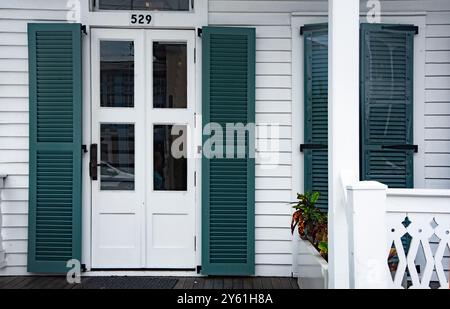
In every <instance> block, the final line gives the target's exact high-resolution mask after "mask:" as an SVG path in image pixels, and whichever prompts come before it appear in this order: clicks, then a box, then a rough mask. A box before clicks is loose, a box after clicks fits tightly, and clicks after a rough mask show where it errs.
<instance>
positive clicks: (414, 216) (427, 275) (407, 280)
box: [386, 190, 450, 289]
mask: <svg viewBox="0 0 450 309" xmlns="http://www.w3.org/2000/svg"><path fill="white" fill-rule="evenodd" d="M386 202H387V205H386V206H387V207H386V215H387V218H386V223H387V235H388V247H387V252H386V254H387V256H388V258H387V261H388V266H389V270H390V273H391V278H392V281H391V282H389V283H390V286H391V287H393V288H437V287H440V288H445V289H448V288H449V281H448V280H449V279H448V278H449V266H450V260H449V259H450V196H449V192H448V191H434V190H388V192H387V199H386Z"/></svg>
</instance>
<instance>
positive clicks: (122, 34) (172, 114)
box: [83, 28, 201, 270]
mask: <svg viewBox="0 0 450 309" xmlns="http://www.w3.org/2000/svg"><path fill="white" fill-rule="evenodd" d="M145 36H147V37H151V38H152V39H153V40H155V41H156V40H157V41H178V42H179V41H187V42H188V46H189V48H188V55H187V57H188V58H187V60H188V96H189V98H188V100H189V102H190V106H191V107H190V109H189V112H191V113H192V119H190V120H189V125H190V126H191V128H192V130H190V131H189V134H190V136H189V137H188V138H189V139H190V140H191V141H192V142H191V145H192V149H191V150H192V151H193V150H194V149H196V148H197V143H198V141H199V140H200V141H201V135H200V137H199V136H198V133H199V132H200V134H201V130H199V128H198V125H196V123H195V122H197V124H198V122H199V120H198V119H195V118H194V112H195V111H196V109H197V106H198V104H197V95H196V94H197V91H198V75H197V69H196V65H197V63H195V62H194V48H195V47H196V46H195V45H196V36H195V32H194V31H193V30H161V29H160V30H157V29H152V30H142V29H137V30H132V31H130V30H129V29H101V28H95V29H91V42H90V47H91V48H89V49H90V50H91V51H92V53H89V58H88V59H90V61H91V62H92V65H96V66H97V65H99V55H98V51H99V48H98V43H99V39H100V37H101V39H106V40H108V39H111V40H122V39H123V40H129V39H133V40H134V41H135V76H138V75H140V76H145V75H147V77H144V78H141V79H139V78H135V83H136V85H135V94H136V95H135V107H137V106H138V104H140V105H141V106H143V108H144V109H143V110H142V111H140V112H141V114H142V115H139V117H141V118H143V119H142V120H141V122H142V126H144V124H145V123H146V122H148V123H150V122H151V120H149V119H147V120H146V119H145V118H146V115H149V114H150V111H151V109H152V107H151V106H149V104H150V103H149V102H151V101H152V87H151V86H150V87H148V85H145V83H147V84H148V83H150V84H151V77H152V76H150V77H149V76H148V75H149V74H150V75H152V71H151V68H152V62H151V61H148V60H145V61H144V63H141V64H138V62H139V60H138V58H139V57H140V56H138V53H139V54H141V55H145V57H142V59H144V58H145V59H147V58H148V55H147V54H148V53H149V51H148V46H147V48H146V47H145V46H144V44H147V45H149V44H151V43H148V42H147V43H146V39H145V38H144V37H145ZM147 41H149V39H148V38H147ZM137 42H140V43H137ZM146 49H147V51H146ZM91 57H92V58H91ZM90 73H91V74H93V75H92V79H91V84H90V86H91V87H90V88H91V89H92V96H90V98H89V101H91V102H92V106H99V102H98V98H99V95H98V94H99V85H98V79H99V76H98V73H99V70H98V68H95V67H91V72H90ZM91 74H89V75H91ZM89 77H91V76H89ZM139 89H140V90H139ZM200 89H201V88H200ZM141 92H142V95H140V94H139V93H141ZM96 93H97V94H96ZM139 100H141V101H145V102H140V101H139ZM89 105H91V104H89ZM112 109H113V108H107V109H106V110H110V111H111V110H112ZM87 110H88V111H89V112H88V113H87V114H91V111H92V115H89V118H92V119H99V120H101V119H102V117H104V115H102V114H101V113H99V114H98V115H97V116H95V114H96V113H97V111H96V110H95V109H92V107H91V106H89V108H88V109H87ZM102 110H105V108H102ZM166 112H168V116H164V117H163V119H161V121H159V122H158V123H174V122H177V121H181V122H183V121H184V120H183V117H179V115H180V112H182V110H174V111H170V110H168V109H166ZM127 114H130V115H128V116H129V117H133V116H131V115H132V114H133V112H130V111H127V110H125V109H121V113H120V114H117V115H116V116H113V118H112V120H111V115H110V117H108V118H107V120H108V121H107V122H118V123H121V122H122V123H124V122H126V123H129V122H130V121H123V118H124V117H125V118H128V117H127ZM122 116H123V117H122ZM164 118H165V119H164ZM84 119H85V122H86V118H84ZM105 120H106V119H105ZM96 121H97V122H98V120H96ZM200 123H201V122H200ZM92 124H93V121H90V120H89V121H88V126H89V131H91V132H92V134H90V140H91V142H92V141H95V140H96V139H95V138H93V134H97V133H98V132H97V133H96V128H93V127H92ZM85 125H86V124H85ZM145 127H146V128H145V129H144V130H145V132H146V134H144V133H143V134H144V137H143V138H142V140H143V139H144V138H146V139H148V134H150V133H149V132H150V131H149V126H148V125H147V124H146V125H145ZM135 130H136V131H135V135H136V137H135V144H136V146H138V143H139V140H141V138H139V137H138V128H137V127H136V128H135ZM144 130H142V132H144ZM145 135H147V136H145ZM147 143H148V144H149V146H148V147H147V146H146V147H145V150H144V151H143V152H142V156H143V157H145V158H147V157H148V156H149V150H151V147H150V146H152V143H151V142H148V141H147ZM85 159H86V160H85V163H86V164H85V166H86V168H85V171H88V163H89V156H86V157H85ZM137 160H138V159H136V164H137ZM150 161H151V160H150ZM149 163H150V162H146V163H145V164H146V165H147V166H146V168H145V170H148V168H149V166H148V164H149ZM190 163H191V166H192V168H191V169H190V170H192V173H189V174H188V175H189V182H190V183H191V184H192V186H193V183H194V171H195V170H196V169H197V166H198V159H197V158H196V157H195V156H194V154H193V153H191V154H190ZM86 174H87V173H85V177H87V179H86V181H87V182H88V183H89V189H91V185H90V183H91V181H90V179H89V175H86ZM198 174H199V173H198V172H197V175H198ZM145 177H148V176H147V175H145ZM197 180H198V178H197ZM97 182H99V181H97ZM150 183H152V181H150V182H149V184H150ZM137 185H138V180H137V179H136V188H137ZM147 186H148V185H147ZM85 188H86V186H85ZM198 189H199V186H198V181H197V186H196V187H194V186H193V192H192V199H193V200H194V201H193V207H194V210H193V214H192V215H193V217H194V218H193V220H194V223H193V233H194V235H193V238H192V248H193V250H195V248H194V237H195V238H196V243H197V250H195V251H196V252H194V256H193V259H192V262H191V264H190V266H189V267H180V268H186V269H188V268H189V269H195V266H196V265H198V261H199V257H200V251H199V249H198V248H199V245H198V243H199V241H200V237H199V234H198V233H199V231H200V227H199V224H200V223H199V220H198V218H199V216H200V211H199V208H200V203H199V202H198V199H197V196H198V194H199V192H198V191H199V190H198ZM90 191H91V192H92V194H93V193H94V192H93V191H92V190H90ZM143 194H144V195H145V193H143ZM142 200H143V201H144V200H145V196H144V197H143V198H142ZM93 202H94V195H91V198H90V201H89V204H91V203H93ZM142 203H144V202H142ZM92 206H94V205H92ZM142 208H143V210H144V209H146V207H142ZM144 212H145V211H144ZM89 215H90V216H89V221H90V223H91V224H90V225H89V226H88V227H86V224H83V226H84V229H83V231H84V236H83V249H85V248H86V247H87V242H86V234H87V230H89V241H88V243H89V248H88V249H89V254H90V256H89V264H88V263H86V264H87V265H86V266H87V269H88V270H90V269H91V268H96V267H97V268H100V267H99V266H100V265H98V263H95V257H94V256H93V248H94V247H93V246H94V245H95V243H94V238H93V234H94V233H93V231H94V230H93V228H92V226H91V225H92V224H93V222H94V221H95V220H93V219H94V218H93V216H94V215H95V213H94V211H93V207H89ZM141 217H142V218H145V215H142V216H141ZM85 218H86V206H84V218H83V223H85V222H86V220H85ZM173 229H174V233H176V232H177V231H176V226H175V227H174V228H173ZM139 237H140V242H141V244H145V243H146V225H145V224H142V229H141V233H140V236H139ZM141 248H145V246H141ZM145 251H146V250H142V252H141V253H140V265H139V267H140V268H150V267H153V266H152V265H148V264H147V256H146V252H145ZM86 255H87V254H86V252H84V254H83V259H84V261H86ZM134 268H137V267H134ZM158 268H159V267H158Z"/></svg>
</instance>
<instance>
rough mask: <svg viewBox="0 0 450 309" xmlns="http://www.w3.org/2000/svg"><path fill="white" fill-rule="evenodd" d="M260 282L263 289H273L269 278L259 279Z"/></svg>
mask: <svg viewBox="0 0 450 309" xmlns="http://www.w3.org/2000/svg"><path fill="white" fill-rule="evenodd" d="M261 282H262V287H263V289H273V286H272V280H271V279H270V278H267V277H263V278H261Z"/></svg>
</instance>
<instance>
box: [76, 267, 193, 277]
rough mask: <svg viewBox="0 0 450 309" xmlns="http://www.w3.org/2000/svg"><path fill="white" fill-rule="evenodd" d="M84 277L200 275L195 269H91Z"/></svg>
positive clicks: (83, 274)
mask: <svg viewBox="0 0 450 309" xmlns="http://www.w3.org/2000/svg"><path fill="white" fill-rule="evenodd" d="M82 276H83V277H97V276H98V277H101V276H104V277H108V276H129V277H132V276H136V277H145V276H157V277H200V276H202V275H201V274H198V273H197V271H196V270H195V269H91V270H89V271H86V272H83V273H82Z"/></svg>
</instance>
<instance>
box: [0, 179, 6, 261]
mask: <svg viewBox="0 0 450 309" xmlns="http://www.w3.org/2000/svg"><path fill="white" fill-rule="evenodd" d="M6 177H7V175H0V269H1V268H3V267H5V266H6V259H5V251H4V250H3V238H2V226H3V225H2V207H1V206H2V189H3V186H4V183H5V180H6Z"/></svg>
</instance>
